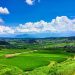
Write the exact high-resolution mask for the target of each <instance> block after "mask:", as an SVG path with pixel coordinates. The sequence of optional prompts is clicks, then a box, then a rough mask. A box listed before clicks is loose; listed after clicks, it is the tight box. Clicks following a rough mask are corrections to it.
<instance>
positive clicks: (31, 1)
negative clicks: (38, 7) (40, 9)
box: [26, 0, 35, 5]
mask: <svg viewBox="0 0 75 75" xmlns="http://www.w3.org/2000/svg"><path fill="white" fill-rule="evenodd" d="M34 2H35V0H26V3H27V4H29V5H33V4H34Z"/></svg>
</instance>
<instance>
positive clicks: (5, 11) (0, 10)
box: [0, 7, 9, 14]
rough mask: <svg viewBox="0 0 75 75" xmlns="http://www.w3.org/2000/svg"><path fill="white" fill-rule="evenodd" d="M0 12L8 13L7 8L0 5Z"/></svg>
mask: <svg viewBox="0 0 75 75" xmlns="http://www.w3.org/2000/svg"><path fill="white" fill-rule="evenodd" d="M0 14H9V10H8V9H7V8H6V7H5V8H3V7H0Z"/></svg>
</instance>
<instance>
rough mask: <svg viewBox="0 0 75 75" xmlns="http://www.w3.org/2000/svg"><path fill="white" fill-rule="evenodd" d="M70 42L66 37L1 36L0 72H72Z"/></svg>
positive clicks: (3, 74)
mask: <svg viewBox="0 0 75 75" xmlns="http://www.w3.org/2000/svg"><path fill="white" fill-rule="evenodd" d="M74 46H75V40H74V39H68V38H62V39H60V38H58V39H34V40H33V39H4V40H2V39H1V41H0V75H66V72H68V74H67V75H74V74H75V73H74V71H75V69H74V68H75V58H74V51H75V50H74ZM65 67H66V68H65Z"/></svg>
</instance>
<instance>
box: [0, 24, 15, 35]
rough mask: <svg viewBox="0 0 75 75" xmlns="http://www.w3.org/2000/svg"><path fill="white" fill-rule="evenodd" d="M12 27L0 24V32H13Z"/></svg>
mask: <svg viewBox="0 0 75 75" xmlns="http://www.w3.org/2000/svg"><path fill="white" fill-rule="evenodd" d="M13 33H14V29H12V28H11V27H8V26H3V25H0V34H13Z"/></svg>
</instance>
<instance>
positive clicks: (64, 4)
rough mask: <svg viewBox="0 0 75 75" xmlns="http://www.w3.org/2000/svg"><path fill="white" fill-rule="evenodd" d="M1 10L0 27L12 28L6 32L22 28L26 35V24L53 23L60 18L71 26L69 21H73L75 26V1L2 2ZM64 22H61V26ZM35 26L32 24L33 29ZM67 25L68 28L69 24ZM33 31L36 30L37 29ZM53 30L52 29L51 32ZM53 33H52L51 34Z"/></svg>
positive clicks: (28, 0)
mask: <svg viewBox="0 0 75 75" xmlns="http://www.w3.org/2000/svg"><path fill="white" fill-rule="evenodd" d="M0 8H1V10H0V21H1V22H0V24H1V25H0V26H4V27H8V28H9V26H10V29H9V30H8V29H7V30H5V31H6V32H9V31H10V30H11V29H12V30H13V31H14V29H15V28H20V29H19V30H21V28H22V29H23V31H25V32H24V33H26V30H27V28H26V27H28V26H27V25H26V23H28V24H30V22H31V23H36V22H39V23H40V22H42V23H45V22H47V23H51V22H52V20H53V19H59V18H61V19H62V20H63V19H65V20H66V21H67V22H68V25H69V20H73V21H72V25H73V26H74V24H75V23H74V18H75V0H0ZM4 8H6V10H7V12H6V11H4ZM2 9H3V11H2ZM57 21H58V20H57ZM59 21H60V20H59ZM63 22H64V21H63ZM63 22H61V24H62V23H63ZM39 23H38V26H39ZM40 24H41V23H40ZM45 24H46V23H45ZM63 24H64V23H63ZM20 25H21V26H20ZM33 25H35V24H32V25H31V28H33ZM48 25H49V24H47V26H48ZM52 25H53V24H51V26H52ZM65 25H66V26H67V24H65ZM58 26H59V25H58ZM73 26H72V29H73V28H74V27H73ZM12 27H14V28H12ZM60 27H61V29H63V28H62V25H61V26H60ZM31 28H29V29H31ZM43 28H44V26H43ZM56 28H57V27H56ZM65 28H67V27H65ZM0 29H2V28H0ZM33 29H34V30H35V28H33ZM51 29H52V28H50V30H51ZM57 29H59V30H60V28H57ZM72 29H69V28H68V30H69V31H70V32H71V31H72V32H74V29H73V30H72ZM48 30H49V29H48ZM48 30H47V31H48ZM5 31H4V32H5ZM16 31H17V30H16ZM23 31H22V32H23ZM0 32H1V31H0ZM18 32H19V31H18ZM31 32H32V31H31ZM37 32H38V31H37ZM52 32H53V31H52ZM52 32H51V31H50V33H52ZM56 32H57V31H56ZM56 32H55V33H56ZM60 32H61V31H60ZM19 33H20V32H19ZM27 33H28V32H27ZM29 33H30V31H29Z"/></svg>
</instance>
